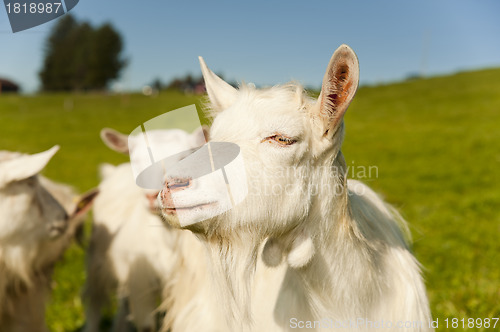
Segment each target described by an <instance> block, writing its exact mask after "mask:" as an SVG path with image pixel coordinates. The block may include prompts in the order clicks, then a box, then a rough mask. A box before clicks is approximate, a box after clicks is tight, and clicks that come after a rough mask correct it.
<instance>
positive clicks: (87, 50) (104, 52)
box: [40, 15, 126, 91]
mask: <svg viewBox="0 0 500 332" xmlns="http://www.w3.org/2000/svg"><path fill="white" fill-rule="evenodd" d="M122 48H123V43H122V39H121V37H120V35H119V33H118V32H117V31H115V29H114V28H113V27H112V26H111V25H110V24H104V25H102V26H101V27H99V28H97V29H95V28H93V27H92V26H91V25H90V24H89V23H86V22H82V23H79V22H77V21H76V20H75V19H74V18H73V17H72V16H71V15H65V16H64V17H62V18H61V19H60V20H59V22H58V24H57V25H56V26H55V27H54V29H53V30H52V32H51V34H50V35H49V38H48V39H47V42H46V45H45V59H44V64H43V68H42V70H41V71H40V79H41V82H42V89H43V90H45V91H74V90H96V89H98V90H102V89H105V88H106V87H107V86H108V84H109V82H110V81H111V80H113V79H116V78H118V77H119V74H120V71H121V70H122V69H123V68H124V67H125V65H126V61H125V60H124V59H122V58H121V52H122Z"/></svg>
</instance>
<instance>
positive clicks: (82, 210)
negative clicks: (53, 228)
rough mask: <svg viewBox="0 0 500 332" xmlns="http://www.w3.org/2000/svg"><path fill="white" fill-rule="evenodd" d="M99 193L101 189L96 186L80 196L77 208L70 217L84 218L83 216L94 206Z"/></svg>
mask: <svg viewBox="0 0 500 332" xmlns="http://www.w3.org/2000/svg"><path fill="white" fill-rule="evenodd" d="M98 194H99V189H97V188H94V189H91V190H89V191H87V192H86V193H85V194H83V195H82V196H80V198H79V199H78V202H77V204H76V207H75V210H74V211H73V213H72V214H71V216H70V219H75V218H82V217H83V216H85V214H86V213H87V212H88V211H89V210H90V208H91V207H92V204H93V202H94V199H95V198H96V197H97V195H98Z"/></svg>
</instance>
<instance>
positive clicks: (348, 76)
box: [313, 44, 359, 138]
mask: <svg viewBox="0 0 500 332" xmlns="http://www.w3.org/2000/svg"><path fill="white" fill-rule="evenodd" d="M358 83H359V63H358V58H357V56H356V54H355V53H354V51H353V50H352V49H351V48H350V47H349V46H347V45H345V44H344V45H341V46H340V47H339V48H337V50H336V51H335V52H334V53H333V55H332V58H331V59H330V63H329V64H328V68H327V69H326V73H325V76H324V78H323V83H322V85H321V93H320V95H319V98H318V104H317V105H318V107H317V109H316V113H317V114H314V115H313V116H314V117H315V118H317V119H318V120H319V125H320V127H321V129H322V134H323V136H325V137H328V138H332V137H333V135H334V134H335V131H336V130H337V128H338V126H339V124H340V123H341V122H342V119H343V117H344V113H345V111H346V110H347V107H348V106H349V104H350V103H351V101H352V98H353V97H354V94H355V93H356V90H357V88H358Z"/></svg>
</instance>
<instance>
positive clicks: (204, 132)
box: [191, 125, 210, 146]
mask: <svg viewBox="0 0 500 332" xmlns="http://www.w3.org/2000/svg"><path fill="white" fill-rule="evenodd" d="M209 130H210V129H209V128H208V126H206V125H202V126H201V127H199V128H197V129H195V130H194V131H193V133H192V134H191V135H192V136H193V138H194V140H195V142H196V144H197V145H199V146H201V145H203V144H205V143H206V142H208V140H209V139H210V136H209Z"/></svg>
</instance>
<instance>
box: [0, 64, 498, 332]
mask: <svg viewBox="0 0 500 332" xmlns="http://www.w3.org/2000/svg"><path fill="white" fill-rule="evenodd" d="M198 102H199V101H198V98H197V97H193V96H184V95H181V94H177V93H172V92H170V93H163V94H160V95H159V96H157V97H154V98H153V97H145V96H142V95H123V96H104V95H63V94H55V95H40V96H15V95H2V96H0V131H1V134H0V149H8V150H19V151H23V152H30V153H33V152H39V151H42V150H45V149H48V148H50V147H51V146H53V145H55V144H59V145H61V150H60V152H59V153H58V154H57V155H56V156H55V158H54V159H53V160H52V161H51V163H50V164H49V166H48V167H47V169H46V172H45V174H46V175H47V176H49V177H52V178H54V179H56V180H59V181H63V182H67V183H70V184H72V185H74V186H76V187H77V188H78V189H79V190H81V191H83V190H87V189H89V188H91V187H94V186H96V185H97V184H98V177H97V166H98V164H99V163H102V162H110V163H120V162H125V161H126V160H127V158H126V157H125V156H121V155H118V154H116V153H114V152H112V151H110V150H109V149H107V148H106V147H105V146H104V144H102V143H101V141H100V138H99V131H100V129H101V128H102V127H112V128H115V129H117V130H120V131H123V132H130V131H131V130H132V129H134V128H135V127H136V126H138V125H139V124H141V123H142V122H144V121H146V120H148V119H150V118H152V117H154V116H156V115H159V114H162V113H164V112H166V111H169V110H172V109H176V108H179V107H182V106H186V105H189V104H192V103H198ZM345 121H346V132H347V134H346V139H345V143H344V148H343V152H344V154H345V156H346V160H347V164H348V165H349V166H351V170H354V174H353V175H355V176H354V177H356V178H359V179H360V180H363V181H365V182H367V183H368V184H369V185H370V186H372V187H373V188H375V189H376V190H377V191H379V192H380V193H382V194H383V195H384V196H385V197H386V199H387V200H388V201H389V202H390V203H392V204H394V205H395V206H396V207H397V208H398V209H399V210H400V211H401V212H402V214H403V216H404V217H405V218H406V219H407V220H408V221H409V222H410V224H411V230H412V233H413V240H414V246H413V249H414V251H415V255H416V256H417V258H418V259H419V260H420V262H421V263H422V265H423V267H424V271H425V278H426V281H427V287H428V291H429V297H430V301H431V305H432V311H433V316H434V317H437V318H439V320H440V321H442V320H443V319H445V318H450V319H451V318H453V317H456V318H459V319H461V318H466V319H467V318H470V317H471V318H486V317H498V315H499V313H500V302H499V301H498V298H499V297H500V266H499V264H498V262H500V241H498V239H499V236H500V211H499V209H498V207H499V206H500V171H499V168H500V69H489V70H481V71H475V72H466V73H459V74H456V75H451V76H444V77H436V78H429V79H421V80H414V81H408V82H402V83H397V84H390V85H384V86H376V87H362V88H360V90H359V91H358V94H357V96H356V97H355V99H354V102H353V103H352V105H351V107H350V108H349V110H348V112H347V115H346V119H345ZM362 166H364V167H369V166H372V167H375V168H376V170H377V173H375V172H373V173H372V174H371V176H370V177H364V176H363V174H362V173H360V172H358V171H359V170H361V168H359V167H362ZM375 168H373V169H375ZM367 175H368V174H367ZM83 264H84V251H83V249H81V248H79V247H77V246H73V247H72V248H71V250H70V251H69V252H68V253H67V255H66V256H65V258H64V260H63V261H62V262H61V263H60V264H59V265H58V267H57V271H56V275H55V278H54V280H55V282H54V287H55V290H54V294H53V297H52V300H51V304H50V308H49V311H48V321H49V324H50V328H51V330H52V331H73V330H75V329H77V328H78V327H80V326H81V325H83V323H84V320H83V314H82V304H81V301H80V298H79V295H80V290H81V286H82V285H83V282H84V279H85V274H84V270H83ZM440 330H444V329H440Z"/></svg>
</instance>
